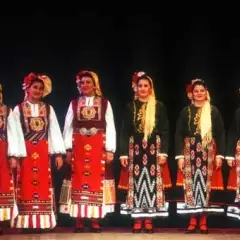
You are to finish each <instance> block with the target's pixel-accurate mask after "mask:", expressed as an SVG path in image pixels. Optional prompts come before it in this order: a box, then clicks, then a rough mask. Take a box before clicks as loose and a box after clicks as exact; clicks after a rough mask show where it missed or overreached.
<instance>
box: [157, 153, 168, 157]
mask: <svg viewBox="0 0 240 240" xmlns="http://www.w3.org/2000/svg"><path fill="white" fill-rule="evenodd" d="M161 156H163V157H168V155H167V154H166V153H159V154H158V157H161Z"/></svg>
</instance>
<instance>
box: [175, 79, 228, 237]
mask: <svg viewBox="0 0 240 240" xmlns="http://www.w3.org/2000/svg"><path fill="white" fill-rule="evenodd" d="M187 94H188V97H189V98H190V100H191V101H192V103H191V104H190V105H189V106H186V107H185V108H183V110H182V111H181V113H180V116H179V119H178V121H177V126H176V135H175V147H176V157H175V158H176V159H177V161H178V167H179V170H178V176H177V186H182V187H183V189H184V197H183V198H184V200H183V201H184V202H183V203H181V202H179V203H177V213H179V214H181V215H187V214H189V215H190V223H189V227H188V229H187V231H186V232H187V233H195V232H196V227H197V217H198V216H199V217H200V219H199V227H200V231H201V233H208V228H207V214H209V213H223V212H224V209H223V207H222V206H221V205H217V204H215V205H212V201H214V199H213V197H214V195H213V191H212V190H223V179H222V172H221V166H222V159H223V158H224V150H225V132H224V125H223V121H222V118H221V115H220V113H219V111H218V109H217V108H216V107H215V106H213V105H211V104H210V96H209V92H208V89H207V87H206V85H205V83H204V82H203V81H202V80H201V79H194V80H193V81H192V83H191V84H190V85H189V86H188V87H187Z"/></svg>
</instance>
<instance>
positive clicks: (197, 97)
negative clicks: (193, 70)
mask: <svg viewBox="0 0 240 240" xmlns="http://www.w3.org/2000/svg"><path fill="white" fill-rule="evenodd" d="M206 99H207V91H206V88H205V87H204V86H203V85H196V86H195V87H194V89H193V100H194V101H205V100H206Z"/></svg>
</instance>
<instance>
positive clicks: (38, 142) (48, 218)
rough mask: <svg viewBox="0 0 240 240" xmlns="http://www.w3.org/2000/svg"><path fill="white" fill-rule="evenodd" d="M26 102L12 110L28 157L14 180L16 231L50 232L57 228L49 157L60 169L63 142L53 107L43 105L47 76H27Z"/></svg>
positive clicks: (48, 82) (63, 151) (47, 86)
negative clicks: (20, 229) (16, 206)
mask: <svg viewBox="0 0 240 240" xmlns="http://www.w3.org/2000/svg"><path fill="white" fill-rule="evenodd" d="M23 90H24V91H25V99H24V101H23V102H22V103H20V104H19V105H17V106H16V107H15V108H14V114H15V117H16V122H17V132H18V135H19V138H20V140H19V148H20V149H24V150H25V149H26V151H27V156H26V157H25V158H23V159H22V160H21V162H20V172H19V174H18V179H17V204H18V209H19V214H18V216H17V219H16V221H15V222H14V225H15V227H17V228H26V229H29V230H31V229H32V230H33V229H41V228H42V229H45V228H49V229H52V228H54V227H55V226H56V218H55V213H56V212H55V206H54V189H53V185H52V176H51V163H50V161H49V155H51V156H53V157H54V158H55V164H56V167H57V168H58V169H59V168H61V166H62V165H63V160H62V155H63V154H65V148H64V142H63V138H62V134H61V131H60V127H59V124H58V120H57V117H56V114H55V111H54V109H53V107H52V106H51V105H49V104H47V103H44V102H42V101H41V100H42V98H43V97H45V96H47V95H48V94H49V93H50V92H51V80H50V78H49V77H48V76H46V75H41V74H35V73H30V74H29V75H27V76H26V77H25V78H24V82H23Z"/></svg>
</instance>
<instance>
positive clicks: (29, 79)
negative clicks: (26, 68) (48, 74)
mask: <svg viewBox="0 0 240 240" xmlns="http://www.w3.org/2000/svg"><path fill="white" fill-rule="evenodd" d="M36 77H37V75H36V74H35V73H33V72H31V73H29V74H28V75H27V76H26V77H24V80H23V89H24V90H25V89H26V88H27V87H28V86H29V84H30V83H31V82H32V80H33V79H35V78H36Z"/></svg>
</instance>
